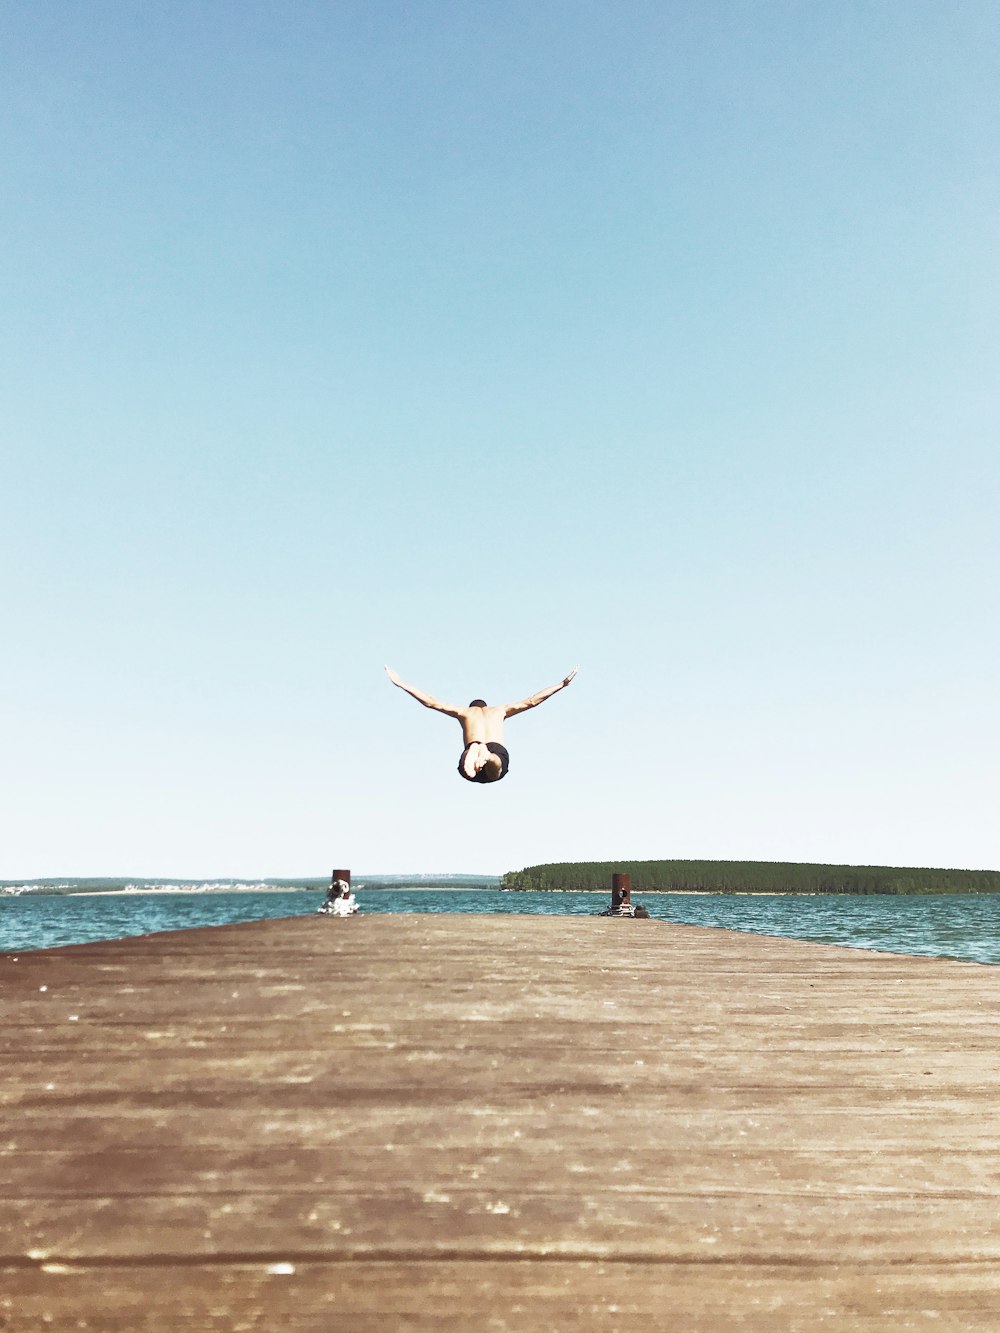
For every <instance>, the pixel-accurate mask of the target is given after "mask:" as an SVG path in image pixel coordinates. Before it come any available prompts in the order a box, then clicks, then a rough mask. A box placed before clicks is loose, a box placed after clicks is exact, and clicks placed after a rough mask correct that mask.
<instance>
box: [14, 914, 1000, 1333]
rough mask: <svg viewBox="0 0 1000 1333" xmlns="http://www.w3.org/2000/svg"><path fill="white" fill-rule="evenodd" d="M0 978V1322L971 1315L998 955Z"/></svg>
mask: <svg viewBox="0 0 1000 1333" xmlns="http://www.w3.org/2000/svg"><path fill="white" fill-rule="evenodd" d="M901 910H903V909H902V908H901ZM0 987H2V997H3V1015H4V1025H3V1028H2V1032H0V1047H2V1050H3V1060H4V1066H3V1067H4V1071H5V1072H4V1080H3V1085H2V1093H0V1104H2V1105H0V1112H2V1121H0V1237H2V1241H0V1246H2V1253H0V1329H4V1330H8V1329H9V1330H18V1333H20V1331H21V1330H33V1329H42V1328H47V1329H52V1328H56V1329H61V1328H66V1329H88V1330H101V1331H102V1333H105V1331H106V1333H115V1331H116V1330H119V1329H120V1330H123V1331H124V1330H164V1331H165V1330H173V1329H178V1328H191V1329H205V1330H217V1329H218V1330H235V1329H270V1328H275V1327H285V1328H295V1329H314V1328H315V1329H326V1328H337V1329H338V1330H354V1329H357V1330H368V1329H379V1330H386V1329H395V1328H399V1329H425V1328H426V1329H431V1328H435V1329H461V1330H470V1333H471V1331H474V1330H480V1329H519V1330H523V1329H536V1328H537V1329H577V1328H582V1329H589V1328H594V1329H633V1328H635V1329H639V1328H664V1329H667V1328H669V1329H671V1330H683V1329H691V1330H711V1331H712V1333H716V1331H717V1330H723V1329H728V1328H738V1329H754V1330H758V1329H759V1330H765V1329H766V1330H769V1331H770V1330H775V1329H803V1330H805V1329H814V1328H818V1329H828V1328H830V1329H845V1330H846V1329H852V1330H853V1329H864V1330H882V1329H889V1328H891V1329H893V1330H894V1331H895V1330H901V1329H921V1330H922V1329H931V1328H934V1329H942V1328H955V1329H959V1328H962V1329H965V1328H969V1329H978V1328H983V1329H986V1328H997V1327H1000V1222H998V1218H1000V1110H998V1108H1000V1056H998V1051H1000V1022H998V1003H1000V995H998V972H997V969H996V968H990V967H984V966H979V965H975V964H965V963H954V962H946V961H940V960H935V959H923V958H912V957H900V956H895V955H890V954H877V953H872V952H868V951H861V950H849V949H841V948H835V947H829V946H822V945H812V944H806V943H801V942H797V941H789V940H778V939H769V938H761V937H756V936H751V935H742V934H735V933H731V932H726V931H722V930H709V929H699V928H696V927H685V926H672V925H668V924H666V923H663V922H652V921H634V922H633V921H615V920H606V919H598V918H579V917H568V918H564V917H518V916H506V915H504V916H482V917H472V916H435V915H421V916H373V917H358V918H354V919H350V920H343V921H341V920H336V919H332V918H320V917H304V918H294V919H290V920H286V921H267V922H255V923H252V924H248V925H240V926H225V927H217V928H212V929H204V930H194V931H183V932H171V933H168V934H161V935H154V936H148V937H145V938H142V939H134V940H121V941H115V942H111V943H103V944H93V945H80V946H74V947H70V948H64V949H53V950H45V951H39V952H35V953H26V954H21V955H20V956H18V957H17V958H16V961H15V960H14V958H12V957H6V958H2V959H0ZM43 987H44V989H42V988H43Z"/></svg>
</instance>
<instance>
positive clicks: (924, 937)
mask: <svg viewBox="0 0 1000 1333" xmlns="http://www.w3.org/2000/svg"><path fill="white" fill-rule="evenodd" d="M355 887H356V893H357V897H358V901H359V903H360V905H361V908H362V911H363V912H365V913H366V914H369V915H377V914H380V913H384V912H457V913H462V912H489V913H529V914H535V913H537V914H544V915H568V916H596V915H597V913H598V912H600V911H601V909H602V908H604V907H605V906H606V905H607V902H608V897H606V896H605V895H602V894H592V893H500V892H499V891H497V890H496V889H484V888H473V889H468V888H464V889H462V888H448V889H440V890H439V889H419V890H418V889H414V888H408V887H405V886H402V887H394V888H391V889H374V888H372V889H369V890H368V891H366V890H365V888H364V887H363V885H362V884H356V886H355ZM323 897H324V893H323V891H322V890H321V889H319V888H316V889H313V890H312V891H298V892H273V891H272V892H240V893H233V892H225V891H219V890H214V891H212V892H192V891H191V890H190V889H188V890H186V891H183V892H156V893H142V892H135V893H128V894H118V895H112V896H106V897H100V896H93V897H92V896H84V895H81V894H67V893H62V894H59V893H51V894H29V893H22V894H20V895H19V896H14V895H10V896H6V895H5V896H2V897H0V952H3V953H11V952H17V951H23V950H28V949H43V948H49V947H51V946H53V945H60V944H84V943H87V942H88V941H91V940H106V939H118V938H121V937H123V936H126V935H146V934H150V933H151V932H154V931H160V930H182V929H186V928H190V927H195V926H215V925H225V924H228V923H230V922H236V921H258V920H262V919H264V918H272V917H288V916H303V915H309V914H311V913H313V912H315V911H316V908H317V907H318V906H319V904H320V903H321V902H322V901H323ZM633 900H634V901H635V902H642V903H643V904H644V905H645V906H646V907H647V908H648V910H649V914H650V916H651V917H654V918H658V919H661V920H665V921H677V922H683V923H685V924H688V925H695V926H721V927H724V928H726V929H728V930H744V931H751V932H753V933H755V934H762V935H783V936H787V937H790V938H792V939H803V940H816V941H819V942H821V943H824V944H842V945H848V946H851V947H854V948H866V949H880V950H885V951H887V952H890V953H910V954H927V955H932V956H936V957H942V958H961V959H966V960H970V961H973V962H979V963H1000V894H942V895H926V896H924V895H920V896H905V897H886V898H877V897H870V896H853V895H845V894H837V895H830V896H823V895H818V896H815V897H813V896H810V897H800V896H792V895H774V896H770V895H768V896H754V897H732V896H728V895H723V894H706V895H704V896H693V895H690V896H689V895H683V894H656V895H652V894H650V895H646V896H643V895H642V894H641V893H638V892H637V893H634V894H633ZM339 924H340V923H334V922H333V921H331V923H330V925H331V928H332V929H337V928H338V925H339ZM621 924H622V926H623V928H624V929H632V928H633V927H632V926H631V925H629V924H628V923H624V922H623V923H621Z"/></svg>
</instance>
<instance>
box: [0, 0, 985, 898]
mask: <svg viewBox="0 0 1000 1333" xmlns="http://www.w3.org/2000/svg"><path fill="white" fill-rule="evenodd" d="M998 38H1000V8H998V6H997V5H996V3H995V0H982V2H981V3H980V2H978V0H947V3H946V2H945V0H935V2H934V3H929V2H928V0H883V2H881V3H880V2H879V0H864V3H862V2H861V0H840V2H839V3H837V4H836V5H811V4H805V3H792V2H791V0H773V2H765V0H753V2H751V0H725V2H723V0H708V3H704V2H702V0H699V2H698V3H694V0H690V2H685V3H677V2H675V3H670V2H669V0H657V2H656V3H645V2H644V0H625V3H618V2H616V3H614V4H611V3H608V2H607V0H602V3H594V2H593V0H572V2H569V0H540V2H539V0H531V3H527V2H522V0H512V2H510V3H501V4H497V5H489V6H487V5H480V4H475V3H472V2H471V0H462V3H457V2H453V3H448V2H445V0H426V2H424V3H416V2H414V0H409V2H406V0H399V2H398V3H379V0H364V2H363V3H362V2H361V0H341V2H339V3H326V2H325V0H324V3H313V2H312V0H295V3H291V0H285V2H284V3H279V2H278V0H268V2H262V0H239V2H237V0H218V2H217V3H209V2H208V0H197V2H194V0H153V2H152V3H149V4H143V5H134V4H131V3H127V2H126V0H117V2H115V3H110V2H102V0H83V2H82V3H76V2H75V0H59V2H55V0H30V3H29V0H12V3H8V4H5V5H4V6H3V9H2V10H0V58H2V64H3V69H4V78H3V81H2V85H0V108H2V141H0V168H2V179H3V182H4V189H3V196H2V203H0V268H2V303H3V310H4V317H3V319H2V320H0V374H2V385H0V388H2V393H0V430H2V440H0V445H2V451H0V459H2V461H0V495H2V515H3V521H2V525H0V554H2V563H0V605H2V624H3V627H4V638H5V645H4V647H3V650H2V653H0V670H2V678H3V690H2V699H0V755H2V778H0V787H2V790H0V822H2V828H0V878H8V879H9V878H17V877H28V876H41V875H87V874H105V875H118V874H122V875H125V874H129V875H130V874H136V875H140V874H142V875H178V876H181V875H183V876H201V875H205V876H209V875H216V874H219V875H306V874H308V875H322V874H325V873H327V872H328V870H329V868H330V867H331V866H334V865H336V866H341V865H347V866H351V867H353V868H355V869H357V870H359V871H361V872H363V871H365V870H367V871H369V872H374V871H379V870H381V871H386V872H388V871H479V872H483V873H488V872H493V871H503V870H506V869H516V868H519V867H521V866H523V865H526V864H530V863H534V862H538V861H557V860H585V859H597V858H599V859H615V858H626V857H627V858H653V857H712V858H715V857H718V858H726V859H764V860H812V861H828V862H849V863H861V864H865V863H877V864H906V865H931V866H968V867H979V868H982V867H989V868H998V867H1000V821H998V819H997V816H996V808H997V766H998V755H1000V715H998V706H997V689H996V679H997V663H998V661H1000V629H998V625H1000V616H998V609H1000V608H998V605H997V602H998V597H997V588H998V574H1000V538H998V526H1000V525H998V500H1000V450H998V443H1000V441H998V422H1000V365H998V362H1000V357H998V353H1000V281H998V279H1000V173H998V170H997V158H998V148H1000V95H998V94H1000V41H998ZM385 662H388V663H390V664H391V665H392V666H394V667H395V668H396V669H397V670H398V671H399V672H400V673H401V675H402V676H403V677H404V678H405V679H407V680H409V681H412V682H414V683H416V684H417V685H420V686H422V687H423V688H425V689H428V690H430V691H432V692H433V693H435V694H437V695H439V696H441V697H443V698H445V699H447V700H450V701H453V702H458V703H465V702H467V701H468V700H469V699H470V698H472V697H474V696H476V695H482V696H483V697H485V698H486V699H488V700H490V701H491V702H507V701H511V700H514V699H518V698H521V697H523V696H524V695H526V694H528V693H530V692H532V691H534V690H536V689H539V688H541V687H542V686H544V685H548V684H551V683H554V682H555V681H557V680H558V679H559V678H560V677H561V676H563V675H564V674H565V673H566V672H567V671H568V670H569V669H570V668H571V667H572V666H574V665H576V664H579V666H580V674H579V677H578V678H577V680H576V681H575V682H574V683H573V685H572V686H571V687H570V689H569V690H567V691H565V692H563V693H562V694H560V695H559V696H558V697H557V698H556V699H554V700H552V701H551V702H549V703H547V704H546V705H544V707H542V708H540V709H539V710H537V711H536V712H533V713H529V714H526V715H524V716H522V717H518V718H516V719H514V720H513V721H512V722H511V723H509V724H508V736H507V740H508V744H509V747H510V751H511V770H510V775H509V777H508V778H507V779H506V780H505V781H504V782H503V783H501V784H498V785H497V786H493V787H478V786H473V785H471V784H469V783H465V782H463V781H462V780H461V779H460V778H459V777H458V775H457V773H456V771H455V767H456V764H457V761H458V756H459V753H460V750H461V736H460V732H459V729H458V727H457V725H456V724H455V723H454V722H453V721H451V720H449V719H447V718H443V717H439V716H436V715H435V714H433V713H430V712H428V711H426V710H424V709H422V708H420V707H419V705H417V704H416V703H414V702H413V701H412V700H410V699H408V698H406V696H404V695H403V694H401V693H400V692H399V691H396V690H394V689H392V687H391V686H390V685H389V684H388V683H387V681H386V679H385V677H384V674H383V672H382V666H383V663H385Z"/></svg>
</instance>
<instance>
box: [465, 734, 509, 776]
mask: <svg viewBox="0 0 1000 1333" xmlns="http://www.w3.org/2000/svg"><path fill="white" fill-rule="evenodd" d="M475 743H476V744H477V745H478V744H479V742H478V741H477V742H475ZM486 748H487V750H489V752H490V754H495V755H497V756H498V758H499V760H500V778H505V777H506V776H507V770H508V768H510V755H509V754H508V753H507V748H506V746H503V745H501V744H500V743H499V742H498V741H487V742H486ZM471 749H472V746H471V745H467V746H466V747H465V749H464V750H463V751H462V757H461V759H460V760H459V761H458V771H459V773H461V775H462V777H463V778H465V780H466V782H489V781H490V779H489V778H488V777H485V776H484V775H483V774H478V775H477V776H476V777H474V778H470V777H469V775H468V773H466V771H465V756H466V755H467V754H468V753H469V751H470V750H471ZM500 778H494V779H493V781H494V782H499V781H500Z"/></svg>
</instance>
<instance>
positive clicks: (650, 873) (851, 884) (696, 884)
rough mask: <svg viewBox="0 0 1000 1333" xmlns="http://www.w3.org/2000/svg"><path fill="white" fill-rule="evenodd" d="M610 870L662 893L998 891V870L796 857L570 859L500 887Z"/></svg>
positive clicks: (582, 880) (552, 883)
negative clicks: (822, 861)
mask: <svg viewBox="0 0 1000 1333" xmlns="http://www.w3.org/2000/svg"><path fill="white" fill-rule="evenodd" d="M615 871H620V872H621V873H623V874H626V875H630V876H631V879H632V888H633V889H634V890H645V891H647V892H650V891H653V890H660V891H661V892H664V893H671V892H674V893H678V892H684V891H686V892H692V891H694V892H701V893H1000V871H996V870H934V869H921V868H918V867H907V866H825V865H811V864H809V863H799V862H795V861H573V862H556V863H553V864H551V865H537V866H526V867H525V868H524V869H523V870H509V871H508V872H507V873H506V874H505V875H504V876H503V877H502V879H501V881H500V885H501V887H502V888H504V889H514V890H518V889H520V890H522V891H525V890H545V889H609V890H610V886H611V876H612V874H613V873H614V872H615Z"/></svg>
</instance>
